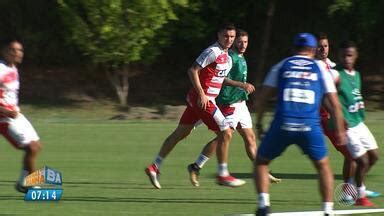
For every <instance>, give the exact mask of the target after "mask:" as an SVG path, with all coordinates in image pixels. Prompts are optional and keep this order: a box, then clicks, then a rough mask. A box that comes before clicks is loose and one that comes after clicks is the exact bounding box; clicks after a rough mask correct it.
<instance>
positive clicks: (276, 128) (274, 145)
mask: <svg viewBox="0 0 384 216" xmlns="http://www.w3.org/2000/svg"><path fill="white" fill-rule="evenodd" d="M280 126H281V122H280V121H277V120H274V121H273V122H272V124H271V127H270V129H269V130H268V132H267V133H266V135H265V137H264V139H263V141H262V142H261V144H260V146H259V148H258V150H257V154H256V160H255V163H254V164H255V166H254V174H255V175H254V181H255V185H256V190H257V194H258V207H257V212H256V215H260V216H264V215H267V214H268V213H269V211H270V201H269V183H270V181H269V169H268V165H269V163H270V161H272V160H273V159H274V158H276V157H278V156H279V155H281V153H282V152H284V150H285V149H286V148H287V146H288V145H289V144H290V143H291V142H290V138H289V137H287V136H286V135H287V133H286V132H285V131H282V130H281V128H280Z"/></svg>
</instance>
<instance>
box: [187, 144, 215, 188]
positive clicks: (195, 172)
mask: <svg viewBox="0 0 384 216" xmlns="http://www.w3.org/2000/svg"><path fill="white" fill-rule="evenodd" d="M216 146H217V137H215V138H214V139H213V140H211V141H209V142H208V143H207V144H206V145H205V146H204V148H203V150H202V151H201V153H200V155H199V156H198V157H197V159H196V161H195V162H194V163H191V164H189V165H188V166H187V169H188V173H189V180H190V181H191V184H192V185H193V186H195V187H198V186H200V183H199V175H200V169H202V168H203V166H204V164H205V163H206V162H207V161H208V160H209V158H210V157H211V156H212V155H213V154H214V153H215V151H216Z"/></svg>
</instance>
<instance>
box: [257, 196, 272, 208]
mask: <svg viewBox="0 0 384 216" xmlns="http://www.w3.org/2000/svg"><path fill="white" fill-rule="evenodd" d="M266 206H271V203H270V201H269V194H268V193H259V208H265V207H266Z"/></svg>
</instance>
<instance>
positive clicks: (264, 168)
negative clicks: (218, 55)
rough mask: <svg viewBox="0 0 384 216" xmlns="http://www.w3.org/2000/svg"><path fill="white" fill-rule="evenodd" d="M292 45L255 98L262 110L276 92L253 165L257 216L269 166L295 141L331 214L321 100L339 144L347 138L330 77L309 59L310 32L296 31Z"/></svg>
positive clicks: (266, 204) (263, 206) (266, 207)
mask: <svg viewBox="0 0 384 216" xmlns="http://www.w3.org/2000/svg"><path fill="white" fill-rule="evenodd" d="M294 45H295V52H296V55H294V56H291V57H289V58H286V59H284V60H282V61H281V62H279V63H278V64H276V65H275V66H274V67H272V69H271V71H270V72H269V73H268V75H267V77H266V79H265V81H264V83H263V88H262V92H261V94H260V96H261V98H260V104H259V105H261V106H263V105H264V104H265V102H266V100H267V99H268V98H270V96H271V95H272V93H273V92H274V91H275V90H277V92H278V97H277V107H276V111H275V116H274V119H273V121H272V123H271V126H270V128H269V130H268V132H267V133H266V135H265V136H264V138H263V140H262V142H261V145H260V146H259V149H258V151H257V157H256V161H255V184H256V188H257V193H258V199H259V202H258V209H257V212H256V215H258V216H264V215H268V214H269V212H270V200H269V193H268V190H269V179H268V165H269V163H270V162H271V161H272V160H273V159H275V158H277V157H278V156H280V155H281V154H282V153H283V152H284V151H285V149H286V148H287V147H288V146H289V145H291V144H294V143H295V144H297V145H298V146H299V147H300V148H301V149H302V151H303V152H304V153H305V154H307V155H308V157H309V158H310V159H311V160H312V162H313V164H314V166H315V167H316V169H317V172H318V174H319V184H320V193H321V196H322V200H323V210H324V212H325V213H326V214H330V213H331V212H332V210H333V202H332V190H333V174H332V170H331V167H330V164H329V160H328V156H327V146H326V144H325V141H324V137H323V134H322V129H321V126H320V113H319V110H320V106H321V102H322V100H323V99H324V100H328V104H330V105H331V106H332V107H333V109H330V110H329V112H330V113H331V115H332V116H335V122H336V124H335V126H336V127H335V130H336V132H337V133H336V135H337V138H338V139H337V140H338V144H339V145H341V144H344V143H345V139H346V137H345V131H344V127H343V118H342V111H341V106H340V103H339V101H338V98H337V93H336V88H335V85H334V82H333V80H332V77H331V76H330V74H329V73H328V72H327V71H326V69H325V68H324V67H323V66H322V65H320V64H319V63H318V62H317V61H315V60H314V59H313V58H314V56H315V53H316V48H317V40H316V38H315V37H314V36H313V35H312V34H309V33H300V34H298V35H296V36H295V39H294ZM258 110H259V112H260V111H261V110H263V109H258Z"/></svg>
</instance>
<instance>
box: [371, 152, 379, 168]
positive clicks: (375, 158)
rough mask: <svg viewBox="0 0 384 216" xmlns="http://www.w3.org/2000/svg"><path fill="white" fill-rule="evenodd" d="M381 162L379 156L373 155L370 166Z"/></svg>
mask: <svg viewBox="0 0 384 216" xmlns="http://www.w3.org/2000/svg"><path fill="white" fill-rule="evenodd" d="M378 160H379V155H378V154H371V155H370V157H369V165H370V166H373V165H374V164H375V163H376V162H377V161H378Z"/></svg>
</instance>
